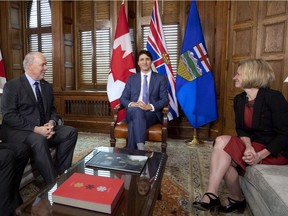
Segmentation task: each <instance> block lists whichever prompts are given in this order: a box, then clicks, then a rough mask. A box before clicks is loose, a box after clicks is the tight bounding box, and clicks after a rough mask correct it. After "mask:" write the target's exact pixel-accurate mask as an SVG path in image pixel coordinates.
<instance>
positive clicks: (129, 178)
mask: <svg viewBox="0 0 288 216" xmlns="http://www.w3.org/2000/svg"><path fill="white" fill-rule="evenodd" d="M97 151H109V152H118V153H124V154H132V155H148V156H150V157H149V159H148V161H147V163H146V165H145V167H144V169H143V171H142V173H141V174H140V175H138V174H131V173H127V172H118V171H112V170H109V169H97V168H88V167H86V166H85V163H86V162H87V161H88V160H89V159H91V158H92V157H93V155H95V154H96V153H97ZM166 161H167V155H166V154H164V153H161V152H149V151H140V150H128V149H122V148H112V147H99V148H96V149H95V150H94V151H92V152H91V153H89V154H88V155H87V156H85V157H84V158H83V159H81V160H80V161H78V162H77V163H76V164H75V165H73V166H72V167H71V168H69V169H68V170H66V172H65V173H64V174H62V175H61V176H60V178H58V179H57V180H55V182H54V183H52V184H49V185H47V187H45V188H44V189H43V190H42V191H40V193H38V194H37V195H35V196H34V197H32V198H31V199H30V200H28V201H27V202H25V203H23V204H22V205H21V206H19V207H18V208H17V209H16V215H31V214H32V212H33V213H34V214H35V215H49V214H48V213H49V212H50V213H53V216H56V215H59V216H60V215H61V216H64V215H66V216H67V215H75V216H76V215H77V216H79V215H81V216H86V215H87V216H88V215H106V214H104V213H100V212H95V211H90V210H85V209H81V208H75V207H71V206H66V205H60V204H56V203H53V202H52V193H53V191H55V190H56V189H57V187H59V186H60V185H61V184H62V183H63V182H64V181H65V180H66V179H67V178H69V177H70V176H71V175H72V174H73V173H75V172H78V173H86V174H90V175H98V176H106V177H110V178H121V179H123V180H124V181H125V183H124V187H125V190H124V194H123V196H122V197H121V199H120V201H119V202H118V204H117V206H116V208H115V210H114V211H113V213H112V214H113V215H131V216H135V215H143V216H144V215H152V213H153V208H154V205H155V202H156V200H157V198H159V197H160V196H159V195H160V186H161V181H162V177H163V174H164V170H165V165H166ZM143 179H144V180H148V181H145V182H146V183H147V182H148V184H149V188H148V190H146V192H147V191H148V192H147V193H146V194H145V188H144V190H143V188H140V185H142V184H141V183H142V181H143ZM146 189H147V188H146ZM51 215H52V214H51Z"/></svg>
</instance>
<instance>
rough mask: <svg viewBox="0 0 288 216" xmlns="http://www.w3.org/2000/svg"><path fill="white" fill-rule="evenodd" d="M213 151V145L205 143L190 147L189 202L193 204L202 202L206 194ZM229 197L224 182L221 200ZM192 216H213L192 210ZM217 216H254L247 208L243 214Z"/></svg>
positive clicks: (220, 192) (220, 189)
mask: <svg viewBox="0 0 288 216" xmlns="http://www.w3.org/2000/svg"><path fill="white" fill-rule="evenodd" d="M211 151H212V143H211V142H205V144H200V145H194V146H191V147H190V168H191V172H190V173H191V176H190V177H191V184H190V188H189V200H190V201H191V202H193V201H194V200H200V199H201V198H202V196H203V194H204V193H205V192H206V189H207V185H208V175H209V166H210V155H211ZM227 196H228V192H227V189H226V187H225V184H224V182H223V181H222V184H221V185H220V187H219V197H220V199H221V200H224V199H226V198H227ZM190 215H191V216H192V215H193V216H194V215H195V216H198V215H205V216H206V215H212V214H210V213H209V212H200V211H197V210H195V209H193V208H192V209H190ZM217 215H223V216H224V215H225V216H227V215H228V216H232V215H237V216H248V215H252V214H251V213H250V211H249V208H246V210H245V212H244V213H243V214H236V213H229V214H228V213H227V214H224V213H219V214H217Z"/></svg>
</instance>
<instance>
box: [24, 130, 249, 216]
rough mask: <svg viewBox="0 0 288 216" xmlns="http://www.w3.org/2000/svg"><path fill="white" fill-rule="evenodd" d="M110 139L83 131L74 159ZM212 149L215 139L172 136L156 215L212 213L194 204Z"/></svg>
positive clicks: (32, 188) (31, 188)
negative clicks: (190, 141)
mask: <svg viewBox="0 0 288 216" xmlns="http://www.w3.org/2000/svg"><path fill="white" fill-rule="evenodd" d="M109 140H110V138H109V135H108V134H97V133H82V132H80V133H79V137H78V141H77V145H76V148H75V154H74V158H73V163H75V162H76V161H78V160H79V159H81V158H82V157H84V156H85V155H86V154H88V153H89V152H90V151H92V150H93V149H94V148H96V147H98V146H110V144H109ZM124 145H125V140H121V139H120V140H117V143H116V146H117V147H123V146H124ZM146 149H149V150H153V151H161V148H160V144H159V143H153V142H148V143H146ZM211 150H212V143H211V142H205V143H204V144H198V145H192V146H188V145H187V144H186V143H185V141H184V140H174V139H168V147H167V155H168V160H167V163H166V168H165V173H164V178H163V181H162V184H161V192H162V200H159V201H157V202H156V206H155V209H154V212H153V215H154V216H158V215H159V216H160V215H161V216H166V215H167V216H170V215H171V216H172V215H177V216H182V215H183V216H198V215H201V216H202V215H211V214H210V213H209V212H199V211H195V209H192V208H191V203H192V202H193V201H194V200H197V199H200V198H201V197H202V195H203V194H204V193H205V190H206V188H207V183H208V174H209V163H210V154H211ZM42 187H43V181H42V179H41V177H40V178H38V179H37V180H36V181H34V182H33V184H30V185H28V186H26V187H25V188H24V189H22V190H21V194H22V197H23V199H24V200H26V199H28V198H29V197H31V196H32V195H33V194H35V193H37V192H38V191H39V190H40V188H42ZM219 194H220V198H226V196H227V191H226V189H225V186H224V184H222V185H221V186H220V193H219ZM219 215H235V214H219ZM238 215H239V214H238ZM248 215H250V214H249V209H248V210H246V211H245V212H244V214H242V215H241V214H240V215H239V216H248Z"/></svg>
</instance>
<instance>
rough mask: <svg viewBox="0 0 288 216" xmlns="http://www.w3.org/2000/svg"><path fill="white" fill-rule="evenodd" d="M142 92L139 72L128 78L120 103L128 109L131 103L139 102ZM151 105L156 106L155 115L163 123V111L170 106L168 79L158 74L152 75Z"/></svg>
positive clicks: (150, 87)
mask: <svg viewBox="0 0 288 216" xmlns="http://www.w3.org/2000/svg"><path fill="white" fill-rule="evenodd" d="M140 91H141V73H140V72H138V73H136V74H134V75H132V76H130V77H129V78H128V81H127V83H126V85H125V89H124V90H123V92H122V95H121V97H120V103H121V104H122V105H123V106H124V107H125V108H128V105H129V103H130V102H135V101H138V98H139V95H140ZM149 103H150V104H152V105H153V106H154V109H155V113H156V115H157V117H158V119H159V120H160V122H162V117H163V114H162V109H163V107H164V106H167V105H168V104H169V98H168V92H167V79H166V77H165V76H163V75H161V74H158V73H156V72H152V73H151V78H150V83H149Z"/></svg>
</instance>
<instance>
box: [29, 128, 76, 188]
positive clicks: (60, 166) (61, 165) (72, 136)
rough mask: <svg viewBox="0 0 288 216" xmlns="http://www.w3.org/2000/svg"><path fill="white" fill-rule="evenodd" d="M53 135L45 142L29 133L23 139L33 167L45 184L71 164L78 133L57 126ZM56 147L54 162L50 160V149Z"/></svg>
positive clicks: (72, 129) (42, 138)
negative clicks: (28, 149)
mask: <svg viewBox="0 0 288 216" xmlns="http://www.w3.org/2000/svg"><path fill="white" fill-rule="evenodd" d="M54 131H55V134H54V135H53V136H52V138H50V139H49V140H47V139H46V138H45V137H43V136H42V135H40V134H37V133H34V132H31V133H30V134H29V135H28V136H27V137H26V139H25V141H24V143H25V144H27V145H28V146H29V147H30V149H31V152H32V157H33V159H34V162H35V165H36V167H37V169H38V171H39V172H40V174H41V175H42V177H43V178H44V180H45V182H46V183H51V182H53V181H54V179H55V178H56V177H57V175H59V174H62V173H63V172H64V171H65V170H66V169H68V168H69V167H70V166H71V164H72V159H73V153H74V148H75V145H76V142H77V138H78V132H77V130H76V129H75V128H74V127H70V126H66V125H58V126H55V128H54ZM51 147H56V149H57V150H56V162H55V163H54V161H53V160H52V157H51V154H50V148H51Z"/></svg>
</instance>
